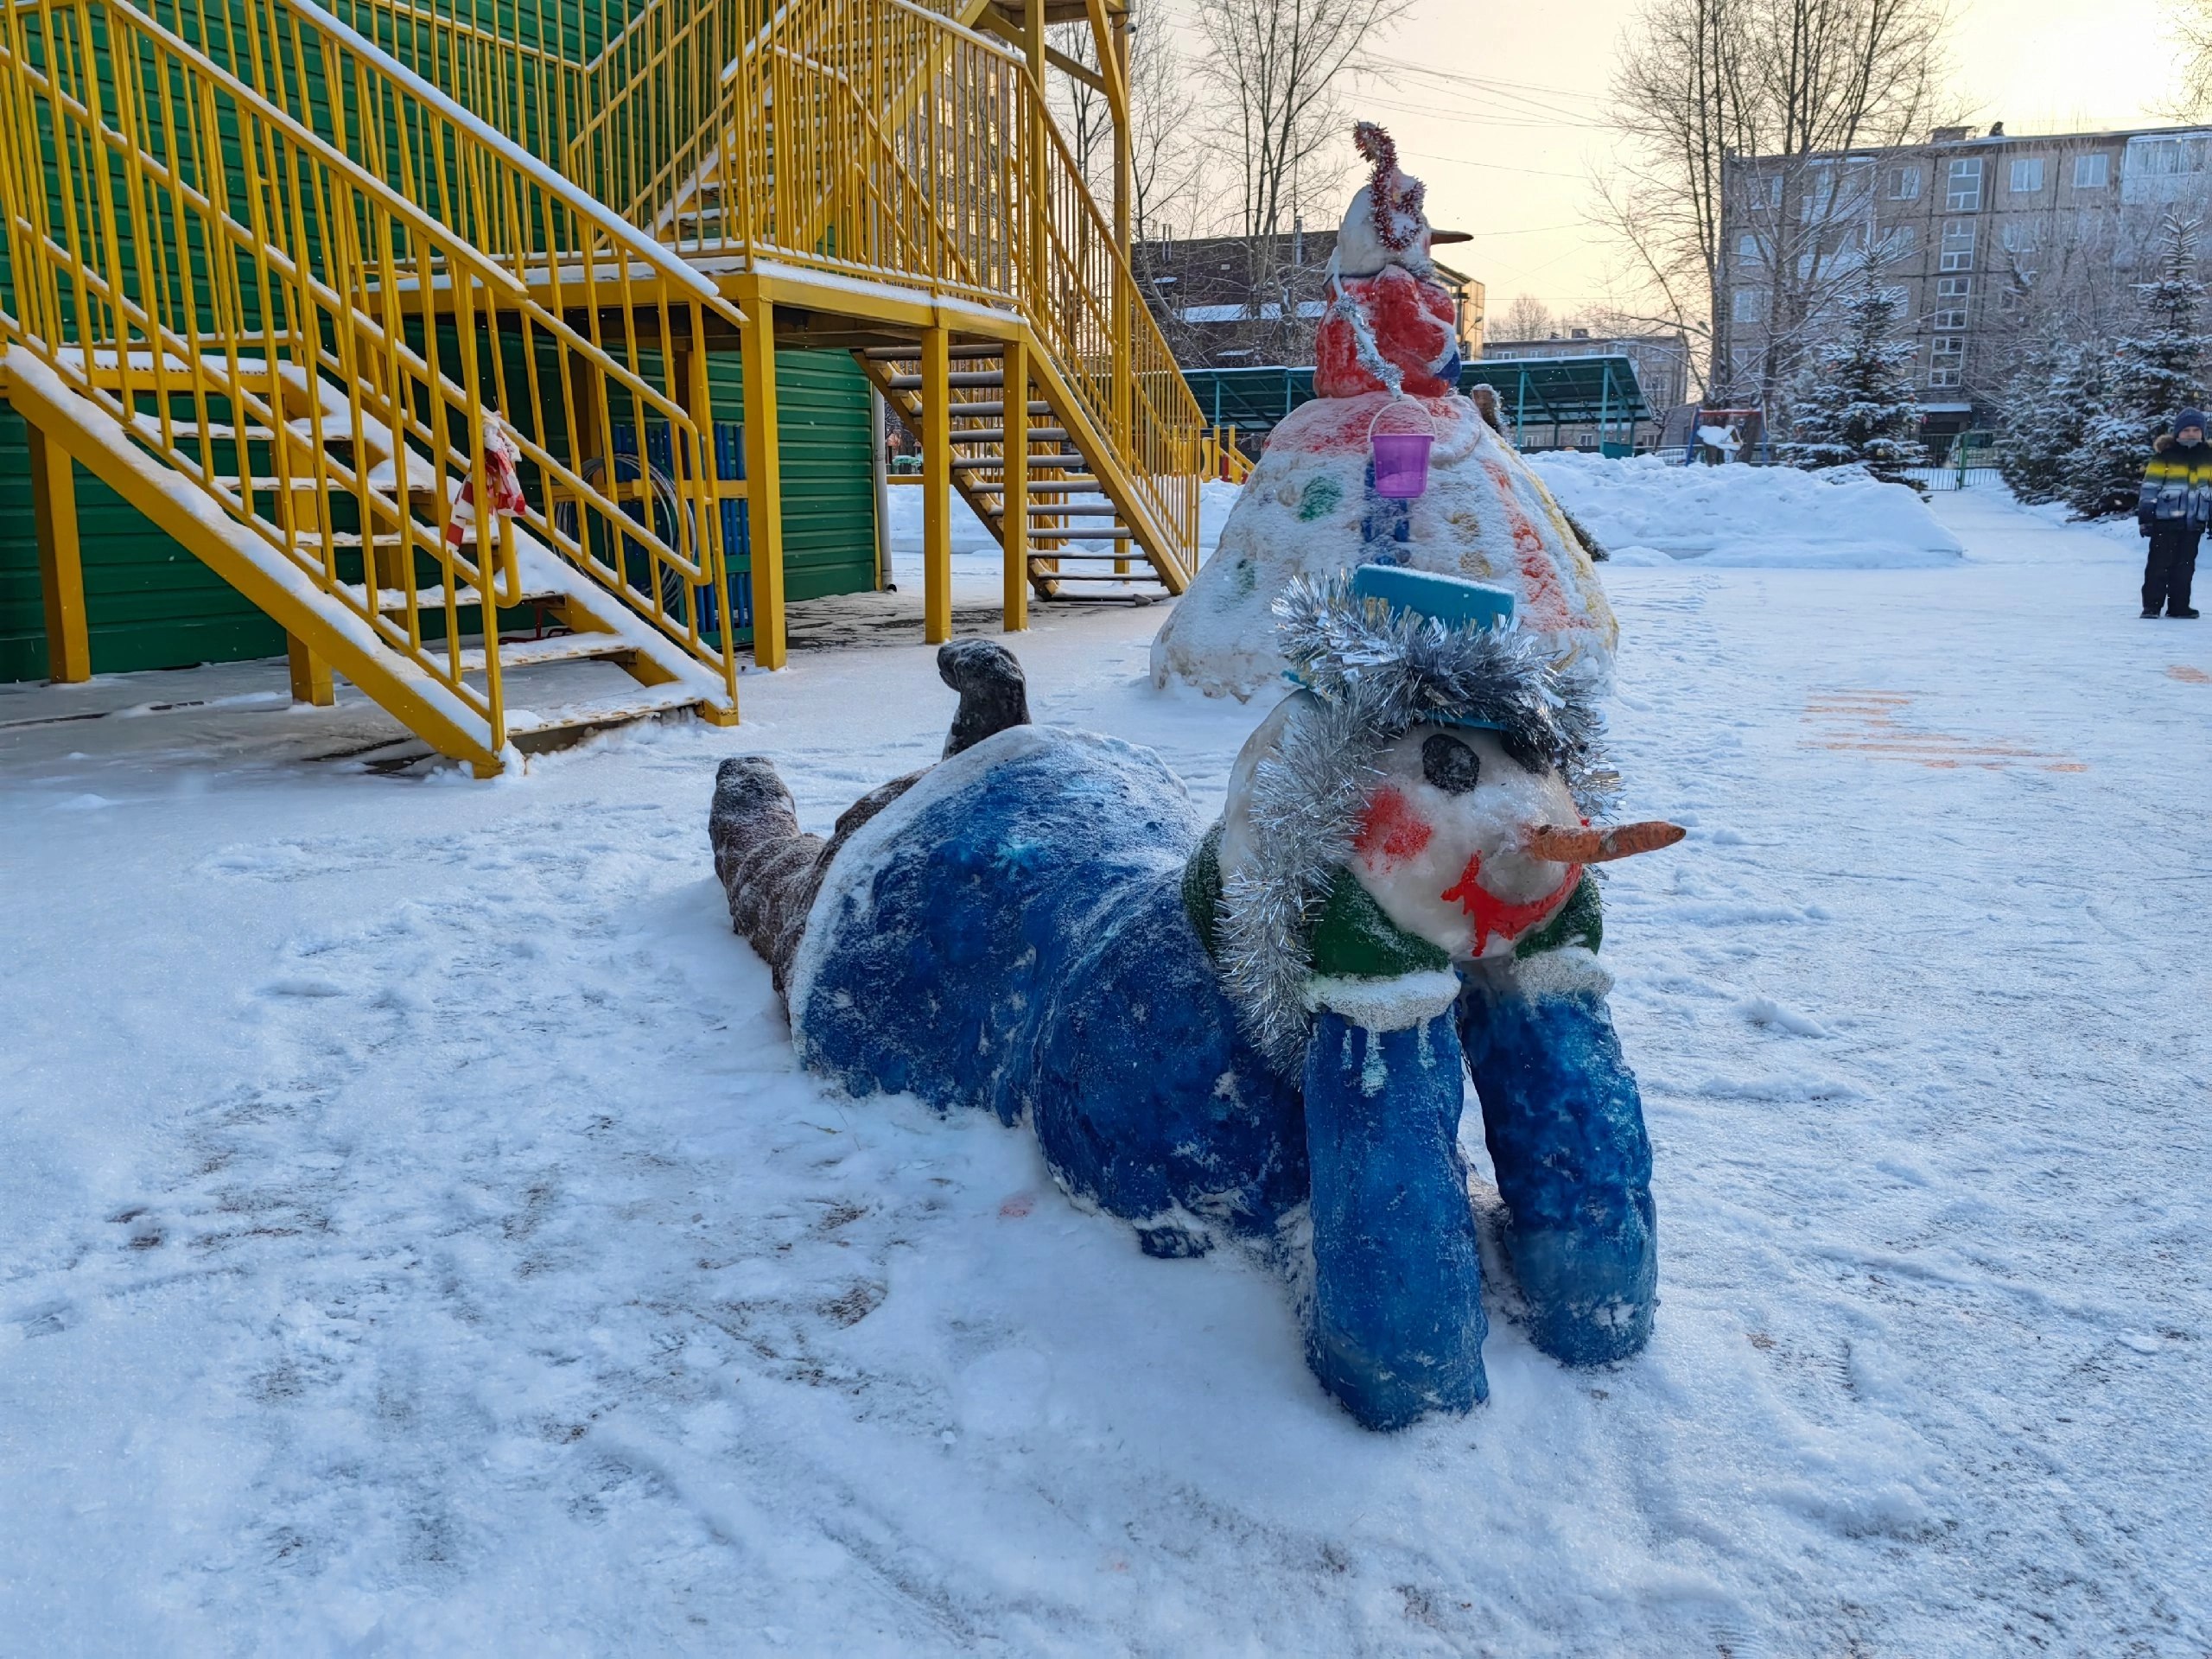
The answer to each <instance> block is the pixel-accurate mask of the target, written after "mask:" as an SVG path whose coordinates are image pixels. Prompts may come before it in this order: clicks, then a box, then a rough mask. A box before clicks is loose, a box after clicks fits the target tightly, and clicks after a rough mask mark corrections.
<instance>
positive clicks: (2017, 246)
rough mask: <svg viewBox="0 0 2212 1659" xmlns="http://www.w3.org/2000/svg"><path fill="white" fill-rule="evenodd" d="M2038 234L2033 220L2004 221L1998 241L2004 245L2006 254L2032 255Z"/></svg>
mask: <svg viewBox="0 0 2212 1659" xmlns="http://www.w3.org/2000/svg"><path fill="white" fill-rule="evenodd" d="M2039 234H2040V232H2038V231H2037V228H2036V222H2035V220H2033V219H2010V220H2008V221H2006V223H2005V228H2004V229H2003V230H2002V231H2001V232H1999V240H2000V241H2002V242H2003V243H2004V244H2005V252H2007V253H2033V252H2034V251H2036V243H2037V238H2038V236H2039Z"/></svg>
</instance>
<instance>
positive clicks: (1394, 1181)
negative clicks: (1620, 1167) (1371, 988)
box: [1306, 975, 1490, 1428]
mask: <svg viewBox="0 0 2212 1659" xmlns="http://www.w3.org/2000/svg"><path fill="white" fill-rule="evenodd" d="M1421 977H1422V978H1424V979H1427V978H1436V979H1441V978H1443V977H1444V976H1440V975H1438V976H1421ZM1340 983H1341V982H1340ZM1367 983H1369V984H1370V985H1371V984H1375V983H1377V982H1371V981H1370V982H1367ZM1449 994H1450V993H1449V991H1448V990H1447V991H1446V996H1448V995H1449ZM1429 1007H1430V1010H1431V1011H1430V1012H1428V1013H1427V1014H1425V1015H1424V1016H1423V1017H1420V1018H1417V1019H1415V1020H1414V1022H1413V1023H1411V1024H1408V1025H1404V1026H1402V1027H1399V1028H1397V1029H1395V1030H1384V1031H1376V1030H1373V1029H1370V1028H1369V1027H1368V1026H1367V1025H1365V1024H1356V1023H1354V1022H1353V1021H1351V1020H1347V1019H1346V1018H1345V1017H1344V1015H1342V1014H1338V1013H1337V1012H1335V1011H1334V1010H1333V1009H1332V1008H1330V1007H1326V1006H1324V1007H1322V1008H1321V1009H1320V1011H1319V1014H1317V1015H1316V1016H1315V1019H1314V1026H1313V1038H1312V1039H1311V1041H1310V1042H1309V1043H1308V1045H1307V1047H1306V1151H1307V1156H1308V1159H1309V1160H1310V1162H1311V1165H1312V1169H1313V1266H1314V1282H1313V1311H1312V1317H1311V1320H1310V1323H1309V1325H1308V1327H1307V1332H1306V1358H1307V1360H1308V1362H1309V1363H1311V1364H1312V1365H1313V1370H1314V1373H1315V1375H1317V1376H1319V1378H1320V1379H1321V1382H1322V1383H1323V1385H1324V1386H1325V1387H1326V1388H1327V1389H1328V1390H1329V1392H1330V1393H1331V1394H1333V1395H1336V1397H1337V1398H1338V1400H1339V1401H1341V1402H1343V1404H1344V1408H1345V1409H1346V1410H1348V1411H1350V1412H1351V1414H1352V1415H1353V1416H1355V1417H1357V1419H1358V1420H1359V1421H1361V1422H1362V1423H1364V1424H1365V1425H1366V1426H1367V1427H1370V1428H1400V1427H1404V1426H1405V1425H1406V1424H1408V1423H1410V1422H1412V1421H1414V1420H1415V1419H1416V1418H1419V1417H1421V1416H1422V1415H1424V1414H1427V1413H1429V1412H1432V1411H1465V1410H1468V1409H1469V1408H1471V1407H1473V1406H1475V1405H1477V1404H1478V1403H1479V1402H1482V1401H1483V1400H1484V1399H1487V1398H1488V1397H1489V1395H1490V1383H1489V1380H1488V1379H1487V1378H1486V1377H1485V1376H1484V1374H1483V1357H1482V1344H1483V1338H1484V1335H1485V1334H1486V1333H1487V1332H1488V1330H1489V1324H1488V1321H1487V1320H1486V1319H1484V1315H1483V1300H1482V1260H1481V1256H1480V1255H1479V1253H1478V1250H1477V1248H1476V1243H1475V1225H1474V1212H1473V1211H1472V1209H1471V1207H1470V1205H1469V1204H1468V1201H1467V1171H1466V1166H1465V1162H1464V1161H1463V1160H1461V1159H1460V1156H1459V1145H1458V1135H1459V1110H1460V1105H1461V1103H1462V1101H1463V1100H1464V1098H1465V1084H1464V1082H1463V1080H1462V1077H1461V1072H1460V1065H1461V1059H1460V1052H1459V1038H1458V1036H1457V1035H1456V1034H1455V1033H1454V1032H1453V1031H1452V1020H1451V1016H1450V1011H1449V1005H1448V1003H1447V1002H1445V1001H1442V1000H1441V999H1440V1000H1438V1001H1433V1002H1431V1003H1430V1005H1429ZM1373 1017H1374V1016H1373V1014H1371V1013H1370V1014H1364V1015H1363V1018H1367V1019H1372V1018H1373Z"/></svg>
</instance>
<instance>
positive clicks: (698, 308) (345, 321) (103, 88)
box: [0, 0, 745, 772]
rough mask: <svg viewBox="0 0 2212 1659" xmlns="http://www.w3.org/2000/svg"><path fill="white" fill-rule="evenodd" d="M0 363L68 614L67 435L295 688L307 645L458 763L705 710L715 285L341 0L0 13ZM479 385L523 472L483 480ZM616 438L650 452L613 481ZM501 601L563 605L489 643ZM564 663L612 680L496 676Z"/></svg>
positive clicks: (51, 584) (710, 656) (724, 304)
mask: <svg viewBox="0 0 2212 1659" xmlns="http://www.w3.org/2000/svg"><path fill="white" fill-rule="evenodd" d="M0 212H4V219H3V220H0V230H4V235H5V259H6V264H5V270H4V274H3V275H0V294H4V298H5V305H4V308H0V348H3V349H4V359H3V360H0V372H4V377H5V392H6V395H7V396H8V397H9V398H10V401H11V402H13V403H14V404H15V405H16V408H17V409H18V410H21V411H22V413H23V414H24V415H25V416H26V417H27V418H28V420H29V423H30V424H31V426H32V428H33V430H34V449H35V457H34V474H35V476H34V486H35V492H36V493H37V496H38V501H39V510H40V517H41V527H42V528H47V527H49V526H50V530H51V533H50V534H49V535H48V536H46V537H42V540H43V541H44V542H45V543H47V544H48V545H47V550H46V554H45V557H46V563H47V565H48V569H47V570H46V572H45V575H47V578H48V592H49V605H50V613H59V614H60V616H61V618H62V621H63V626H64V632H65V635H66V634H67V628H68V620H69V619H68V613H69V612H70V610H71V608H72V607H71V602H70V601H71V595H70V594H69V592H68V589H69V587H70V585H71V583H72V582H73V580H74V578H75V573H74V571H73V569H72V566H73V563H74V557H75V549H74V532H73V505H72V502H71V499H70V495H69V491H70V478H71V472H70V468H69V467H68V464H67V461H68V460H70V459H73V460H75V461H78V462H80V463H81V464H82V465H83V466H84V467H86V469H87V470H89V471H90V472H92V474H94V475H96V476H98V477H99V478H100V479H102V480H104V481H105V482H106V483H108V484H109V485H110V486H111V487H113V488H114V489H116V490H117V491H118V493H120V494H122V495H123V496H124V499H127V500H129V501H130V502H131V503H132V504H133V505H136V506H137V507H138V508H139V509H140V510H141V511H142V512H144V513H146V514H147V516H148V517H149V518H152V519H153V520H154V522H155V523H156V524H157V525H159V526H160V527H161V528H162V530H164V531H167V532H168V534H170V535H171V536H173V537H175V538H176V539H177V540H178V541H180V542H181V543H183V544H184V545H185V546H187V547H188V548H189V549H191V550H192V551H193V552H194V554H195V555H197V556H199V557H200V558H201V559H202V560H204V561H205V562H206V563H208V564H209V565H210V566H212V567H213V569H215V570H217V571H218V572H219V574H220V575H223V576H224V577H225V578H226V580H227V581H229V582H231V583H232V585H233V586H234V587H235V588H238V590H239V591H240V592H241V593H242V594H245V596H246V597H247V598H249V599H250V600H251V601H253V602H254V603H255V604H257V605H258V606H259V607H261V608H262V609H264V611H266V612H267V613H269V614H270V616H271V617H272V618H274V619H275V620H277V621H278V622H279V623H281V624H282V625H283V627H284V628H285V629H286V630H287V632H289V635H290V636H291V638H292V639H293V642H294V665H295V684H296V688H297V689H299V690H302V692H303V694H305V695H308V696H315V697H317V698H319V699H321V700H327V686H328V676H329V672H330V671H332V670H335V671H338V672H340V673H342V674H344V675H345V676H346V678H347V679H349V680H350V681H352V682H353V683H354V684H355V685H357V686H359V688H360V689H361V690H363V691H365V692H366V693H367V694H368V695H369V696H372V697H374V698H375V699H376V700H377V701H378V702H379V703H381V704H383V705H384V706H385V708H386V709H389V710H390V711H391V713H393V714H394V715H396V716H397V717H398V718H399V719H400V720H401V721H404V723H405V724H406V725H407V726H408V727H409V728H410V729H412V730H413V731H415V732H416V734H418V735H420V736H422V737H423V739H425V740H426V741H429V743H430V744H431V745H432V746H433V747H435V748H437V749H438V750H440V751H442V753H447V754H449V755H453V756H454V757H456V758H460V759H463V760H467V761H469V762H470V763H472V764H473V765H474V766H475V767H476V768H477V770H478V771H479V772H493V771H496V770H498V769H499V768H500V767H501V766H505V765H506V764H508V763H509V762H510V761H511V760H512V756H513V755H514V753H516V751H517V750H518V748H521V747H527V746H530V745H532V744H536V743H542V742H543V741H549V740H550V739H553V738H555V737H556V736H557V735H559V734H563V733H567V732H573V731H576V730H582V729H588V728H592V727H594V726H598V725H602V724H606V723H609V722H611V721H619V720H623V719H629V718H634V717H636V716H638V715H642V714H650V713H657V712H662V711H666V710H671V709H696V710H698V711H699V712H701V713H702V714H703V715H705V716H706V717H708V718H709V719H713V720H718V721H731V720H734V719H735V717H736V712H737V703H736V658H735V652H734V648H733V645H732V640H733V628H732V624H731V618H730V594H729V591H728V589H729V584H728V581H727V580H726V579H725V576H724V570H723V562H722V561H723V550H722V548H721V514H720V511H719V504H720V501H721V499H724V497H725V495H726V494H727V491H726V489H725V487H724V486H723V482H722V480H720V479H719V478H718V476H717V474H716V471H715V454H714V446H713V444H712V442H710V441H709V428H708V419H707V417H708V411H709V400H708V392H707V384H706V376H705V369H704V354H705V352H706V350H707V349H708V347H709V345H710V344H712V343H714V342H715V340H731V339H734V337H735V334H736V332H737V331H738V330H739V329H740V328H741V327H743V325H744V322H745V319H744V317H743V315H742V314H741V311H740V310H739V309H738V308H736V307H735V306H734V305H732V304H731V303H730V302H729V301H728V299H726V298H725V297H724V296H722V295H721V293H720V292H718V291H717V290H716V289H715V287H714V285H713V284H712V283H707V282H702V280H700V279H699V278H698V277H697V276H696V274H695V273H694V272H693V271H692V270H690V268H689V267H688V266H687V265H686V264H684V262H683V261H682V260H680V259H678V258H677V257H674V256H673V255H671V253H670V252H669V251H666V250H665V249H664V248H663V247H662V246H660V245H658V243H657V242H655V241H653V240H652V238H647V237H645V236H643V235H640V234H639V233H638V232H635V231H634V230H632V229H631V228H630V227H629V226H626V225H624V224H623V223H622V222H621V221H620V219H616V218H615V217H614V216H613V215H612V214H609V213H607V212H606V211H605V209H604V208H603V207H601V206H600V204H598V203H597V202H595V201H594V200H592V199H591V198H590V197H589V196H588V194H585V193H584V192H582V191H581V190H578V189H576V188H575V186H573V185H572V184H570V183H569V182H568V181H565V180H563V179H562V178H561V177H560V176H559V175H558V174H557V173H556V172H555V171H554V170H553V169H551V168H548V167H546V166H544V165H543V163H541V162H537V160H535V159H534V158H533V157H532V156H530V155H529V154H528V153H527V152H526V151H525V150H524V149H522V148H521V147H520V146H518V144H516V143H513V142H512V140H510V139H508V138H506V137H503V136H501V135H500V134H499V133H498V132H496V131H493V130H490V129H488V128H486V126H485V125H483V124H481V123H480V122H479V121H477V120H475V119H474V118H471V117H470V115H469V114H468V113H467V111H464V110H463V109H461V107H460V106H458V105H455V104H454V103H453V102H452V101H451V100H450V99H448V98H446V97H445V96H444V95H443V94H442V93H441V92H438V91H436V90H435V88H433V87H431V86H429V85H427V84H426V83H424V82H423V80H421V79H419V78H417V77H416V76H415V75H413V74H412V73H410V72H409V71H408V70H407V69H406V68H405V67H404V66H403V65H401V64H400V63H398V62H397V61H396V60H393V59H392V58H391V57H389V56H388V55H386V54H385V53H384V52H382V51H381V50H380V49H378V48H376V47H374V46H372V45H371V44H370V43H369V42H367V41H365V40H363V39H362V38H361V37H360V36H359V35H355V34H354V33H353V31H352V30H351V29H348V28H347V27H346V26H345V25H344V24H342V23H340V22H338V21H337V20H336V19H334V18H332V17H330V16H327V14H325V13H322V12H321V11H320V10H317V9H316V8H315V7H314V6H313V5H311V4H308V3H304V0H267V3H261V0H246V3H243V4H232V5H229V6H226V5H225V4H224V3H223V0H214V4H213V7H212V8H211V6H210V5H208V4H207V3H205V0H202V3H200V4H198V5H196V6H194V5H178V6H168V5H163V4H160V3H154V0H149V3H146V4H144V5H143V6H142V5H140V4H134V3H124V0H60V3H55V0H35V3H16V4H14V5H10V6H9V7H7V8H5V9H0ZM499 417H504V421H505V426H506V428H507V429H509V430H510V431H511V433H512V440H513V442H514V444H515V447H516V448H517V449H518V452H519V454H520V464H519V469H518V470H519V474H520V482H521V485H522V494H523V505H521V506H520V507H519V508H518V509H517V510H515V511H513V512H492V511H482V512H480V511H478V510H477V509H476V508H475V506H474V504H475V503H482V502H490V501H493V500H495V499H497V497H496V496H495V494H494V493H493V490H494V486H495V485H496V483H497V482H498V479H497V476H496V475H495V474H494V473H493V470H492V469H493V465H494V462H493V460H492V459H491V458H490V457H491V449H492V446H491V445H490V443H489V442H487V436H486V435H487V433H489V432H491V431H492V430H493V429H494V426H495V424H496V422H497V419H498V418H499ZM625 442H627V444H628V446H629V448H630V450H631V451H632V453H642V452H643V449H644V448H645V444H646V443H647V442H652V443H654V444H656V445H658V444H659V443H665V445H666V446H667V453H668V454H671V456H672V457H673V462H672V468H671V470H672V474H673V476H672V479H663V480H658V484H657V485H655V486H648V484H647V483H646V482H645V480H642V479H640V480H639V481H638V482H635V483H632V484H628V485H624V484H620V483H616V482H613V481H611V480H615V479H618V478H620V476H621V474H622V472H623V470H624V469H623V468H622V467H620V466H618V465H614V464H613V461H614V458H615V457H617V456H618V455H619V454H620V452H621V451H622V449H623V447H624V444H625ZM628 470H629V471H630V472H631V473H632V474H639V472H640V471H641V470H642V469H640V468H638V467H631V468H629V469H628ZM656 490H658V494H656ZM57 590H59V591H58V593H57ZM524 606H530V607H533V608H534V609H535V610H536V612H537V614H538V617H539V619H540V620H550V621H551V622H552V623H553V624H554V625H556V626H559V627H561V628H563V629H565V630H566V631H567V632H565V633H564V634H563V636H561V637H557V638H556V639H544V638H542V637H541V638H536V639H529V640H516V639H512V637H506V638H503V626H504V625H503V622H502V620H501V617H500V612H501V610H502V609H506V610H508V611H510V612H511V613H512V611H513V610H514V609H515V608H516V607H524ZM74 609H75V626H76V627H77V628H78V629H79V636H78V637H77V638H76V639H74V640H71V639H67V638H65V639H63V640H62V641H60V649H59V651H58V653H57V654H58V656H59V658H60V664H61V672H62V674H63V676H64V677H69V676H71V674H72V673H73V671H74V672H75V673H77V674H81V671H83V668H84V652H83V649H82V646H83V641H82V637H81V627H82V606H81V599H80V597H79V598H78V599H77V601H76V603H75V606H74ZM574 661H592V662H608V663H613V664H617V665H619V666H620V667H621V668H623V669H625V670H626V671H627V673H628V675H629V677H630V681H631V682H632V690H631V691H629V692H626V693H622V694H620V695H618V696H612V697H610V696H605V695H603V694H601V695H596V696H589V697H582V698H578V699H575V700H574V701H564V700H563V699H562V698H561V696H560V694H559V693H558V691H557V690H553V691H552V693H551V698H552V700H550V701H547V700H545V698H544V696H542V695H541V694H542V692H543V690H544V688H541V687H540V686H538V685H536V684H533V686H532V688H531V697H532V701H533V702H535V703H536V704H537V706H536V707H534V708H532V709H521V708H518V707H516V706H514V704H513V702H512V697H511V696H510V691H511V688H510V687H509V686H508V684H507V683H506V679H505V676H506V674H507V673H508V671H512V670H517V669H524V668H528V669H531V670H542V669H544V668H546V667H548V666H549V665H551V664H558V663H564V662H574Z"/></svg>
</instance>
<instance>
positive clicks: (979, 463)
mask: <svg viewBox="0 0 2212 1659" xmlns="http://www.w3.org/2000/svg"><path fill="white" fill-rule="evenodd" d="M1089 465H1090V462H1089V461H1085V460H1084V458H1083V457H1082V456H1081V455H1080V454H1077V453H1075V452H1074V451H1072V450H1070V451H1068V452H1066V453H1065V454H1058V455H1032V456H1030V457H1029V470H1030V472H1031V474H1037V473H1041V472H1056V471H1058V469H1060V468H1061V467H1088V466H1089ZM1005 466H1006V459H1005V457H1004V456H1002V455H955V456H954V457H953V458H952V470H953V471H954V472H956V473H980V472H999V471H1001V470H1002V469H1003V468H1004V467H1005ZM1063 486H1067V487H1071V488H1080V489H1096V487H1097V486H1098V480H1096V478H1093V477H1091V476H1090V474H1087V473H1085V474H1077V476H1076V477H1074V478H1055V479H1051V480H1042V479H1033V481H1032V482H1031V484H1030V486H1029V487H1030V488H1031V489H1033V490H1034V489H1045V488H1050V489H1055V490H1057V489H1059V488H1061V487H1063Z"/></svg>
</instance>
